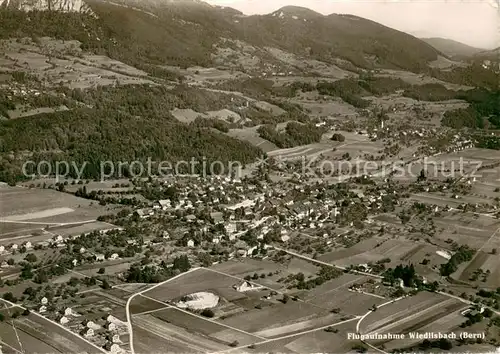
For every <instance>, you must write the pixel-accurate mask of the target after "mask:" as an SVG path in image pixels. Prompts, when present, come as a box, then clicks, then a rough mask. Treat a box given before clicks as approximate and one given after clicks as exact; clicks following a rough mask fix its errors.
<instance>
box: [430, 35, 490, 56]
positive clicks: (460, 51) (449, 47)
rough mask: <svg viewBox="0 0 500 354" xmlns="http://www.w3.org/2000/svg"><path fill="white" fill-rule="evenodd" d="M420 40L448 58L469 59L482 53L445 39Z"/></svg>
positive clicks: (476, 49)
mask: <svg viewBox="0 0 500 354" xmlns="http://www.w3.org/2000/svg"><path fill="white" fill-rule="evenodd" d="M422 40H423V41H424V42H426V43H428V44H430V45H431V46H433V47H434V48H436V49H437V50H439V51H440V52H442V53H443V54H445V55H447V56H449V57H471V56H473V55H475V54H477V53H479V52H481V51H483V49H479V48H474V47H471V46H468V45H467V44H464V43H460V42H457V41H454V40H451V39H446V38H422Z"/></svg>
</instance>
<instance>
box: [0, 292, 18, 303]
mask: <svg viewBox="0 0 500 354" xmlns="http://www.w3.org/2000/svg"><path fill="white" fill-rule="evenodd" d="M3 299H4V300H7V301H10V302H17V298H16V297H15V296H14V294H12V293H11V292H8V293H5V294H3Z"/></svg>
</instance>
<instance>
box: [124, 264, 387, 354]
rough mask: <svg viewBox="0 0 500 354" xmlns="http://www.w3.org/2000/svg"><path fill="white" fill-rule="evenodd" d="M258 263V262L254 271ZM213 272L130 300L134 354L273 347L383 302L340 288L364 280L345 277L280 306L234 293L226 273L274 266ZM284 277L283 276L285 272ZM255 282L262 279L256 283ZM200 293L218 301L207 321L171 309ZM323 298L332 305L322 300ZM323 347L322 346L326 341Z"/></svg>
mask: <svg viewBox="0 0 500 354" xmlns="http://www.w3.org/2000/svg"><path fill="white" fill-rule="evenodd" d="M258 263H261V264H260V266H259V264H258ZM215 267H216V269H217V270H216V269H214V270H208V269H197V270H194V271H191V272H189V273H186V274H184V275H182V276H179V277H177V278H174V279H172V280H170V281H168V282H166V283H164V284H161V285H159V286H157V287H154V288H153V289H150V290H148V291H146V292H144V293H142V294H141V295H138V296H135V297H134V298H133V300H132V301H131V303H130V311H131V314H132V323H133V326H134V342H136V343H137V345H135V350H140V349H141V350H143V351H147V350H151V349H153V348H155V350H158V348H167V347H170V348H178V350H180V351H183V352H200V351H207V350H209V351H217V350H224V349H230V344H231V346H235V345H237V346H241V347H242V348H243V347H245V346H248V345H251V344H256V343H263V344H262V345H267V344H266V343H269V345H271V344H270V343H277V344H278V345H279V343H280V342H281V340H282V339H286V338H292V339H296V338H295V337H296V336H297V337H298V336H301V335H302V334H301V333H303V332H305V333H309V332H311V333H316V332H318V333H319V332H321V331H322V330H323V329H324V328H326V327H328V326H330V325H334V324H335V323H339V322H342V321H354V318H355V317H354V316H353V315H359V314H364V313H366V312H367V311H368V309H369V307H370V306H371V305H372V304H378V303H380V302H383V301H384V299H383V298H377V297H372V296H368V295H363V294H355V293H351V292H348V291H347V290H345V289H341V288H343V287H345V286H348V285H349V283H350V282H351V283H352V282H353V281H358V280H361V281H362V280H366V279H365V278H364V277H358V276H352V275H345V276H342V277H341V278H339V279H338V280H337V279H336V280H333V281H332V282H328V283H326V284H324V285H323V286H321V287H318V288H316V289H315V290H314V293H311V297H310V299H307V298H304V300H298V301H294V300H290V301H288V302H286V303H282V302H280V301H277V300H279V299H281V297H282V295H280V294H278V295H276V296H271V297H270V298H268V299H264V298H261V296H263V295H266V296H267V295H268V294H269V290H267V291H260V290H259V291H252V292H247V293H239V292H237V291H236V290H234V289H232V286H233V285H235V284H238V283H239V281H238V280H237V279H235V278H233V277H234V275H232V274H238V277H239V276H243V275H244V274H251V273H252V272H256V273H258V272H268V271H273V270H275V271H276V270H277V268H279V266H276V265H274V266H272V264H271V263H270V262H265V261H264V262H257V261H256V260H245V261H244V262H241V263H240V262H234V261H233V262H228V263H227V264H220V265H216V266H215ZM222 271H224V272H227V274H225V273H222ZM284 272H285V273H288V270H286V269H285V270H284ZM229 273H231V274H229ZM261 280H265V279H258V280H256V282H257V283H260V282H261ZM201 291H205V292H212V293H215V294H217V295H219V296H221V299H220V301H219V304H218V305H217V306H216V307H215V308H214V309H213V311H214V313H215V316H214V317H213V318H205V317H203V316H200V315H199V314H195V313H192V312H190V311H189V310H183V309H179V308H177V307H176V306H175V305H173V304H172V302H173V301H175V300H178V299H179V298H180V297H182V296H184V295H188V294H191V293H195V292H201ZM313 297H314V298H316V300H317V303H316V302H315V301H313ZM321 297H323V299H322V298H321ZM327 298H330V299H332V300H334V302H332V303H329V302H327V301H326V300H324V299H327ZM353 299H354V301H353ZM309 300H311V301H309ZM350 301H351V302H350ZM351 304H352V306H351ZM361 304H364V305H366V309H365V308H364V307H363V309H361V307H360V305H361ZM256 305H259V306H256ZM337 306H347V311H342V312H341V313H333V312H331V310H332V308H334V307H337ZM355 309H357V311H356V310H355ZM136 329H137V330H136ZM332 336H333V334H332V335H331V336H330V338H331V337H332ZM323 344H324V345H326V342H325V343H323ZM272 345H275V344H272Z"/></svg>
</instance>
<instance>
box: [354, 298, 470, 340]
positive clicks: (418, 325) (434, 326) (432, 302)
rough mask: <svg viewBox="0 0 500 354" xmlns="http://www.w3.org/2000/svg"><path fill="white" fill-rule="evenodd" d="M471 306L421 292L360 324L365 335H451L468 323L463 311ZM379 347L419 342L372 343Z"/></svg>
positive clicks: (381, 309) (389, 306)
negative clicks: (439, 333) (426, 333)
mask: <svg viewBox="0 0 500 354" xmlns="http://www.w3.org/2000/svg"><path fill="white" fill-rule="evenodd" d="M466 308H467V305H464V304H463V303H461V302H459V301H458V300H455V299H449V298H446V297H444V296H442V295H438V294H433V293H419V294H417V295H416V296H413V297H408V298H405V299H403V300H399V301H397V302H395V303H392V304H389V305H387V306H384V307H381V308H379V309H377V311H375V312H372V313H371V314H370V315H368V316H367V317H365V318H364V319H363V321H362V323H361V325H360V331H361V333H363V334H368V333H378V334H384V333H395V334H399V333H408V332H420V333H425V332H443V333H448V332H449V331H452V330H454V329H458V326H459V325H460V324H461V323H463V322H464V321H465V318H464V317H463V316H462V315H461V314H460V312H461V311H462V310H464V309H466ZM370 342H371V343H372V344H374V345H376V346H380V345H382V344H383V345H384V347H385V348H387V349H397V348H402V347H403V348H404V347H407V346H410V345H413V344H416V343H418V342H419V341H418V340H416V341H415V340H411V339H409V338H406V339H397V340H396V339H395V340H387V341H380V340H372V341H370Z"/></svg>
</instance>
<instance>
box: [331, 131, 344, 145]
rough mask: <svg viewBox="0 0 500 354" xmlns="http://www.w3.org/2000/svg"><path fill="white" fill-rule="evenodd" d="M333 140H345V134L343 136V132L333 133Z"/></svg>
mask: <svg viewBox="0 0 500 354" xmlns="http://www.w3.org/2000/svg"><path fill="white" fill-rule="evenodd" d="M331 140H332V141H338V142H341V143H342V142H344V141H345V136H343V135H342V134H340V133H335V134H333V136H332V138H331Z"/></svg>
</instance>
